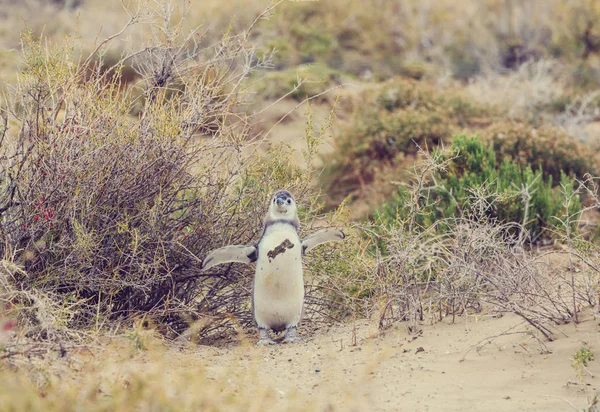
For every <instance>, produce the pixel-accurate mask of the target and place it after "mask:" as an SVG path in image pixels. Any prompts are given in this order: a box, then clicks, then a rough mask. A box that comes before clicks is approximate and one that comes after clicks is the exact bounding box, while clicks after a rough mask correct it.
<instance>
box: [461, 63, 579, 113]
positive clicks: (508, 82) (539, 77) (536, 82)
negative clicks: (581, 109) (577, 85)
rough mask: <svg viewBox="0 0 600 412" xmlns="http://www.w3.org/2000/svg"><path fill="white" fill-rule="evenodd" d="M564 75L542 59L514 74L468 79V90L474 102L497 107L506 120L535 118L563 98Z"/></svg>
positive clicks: (483, 75)
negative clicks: (503, 112)
mask: <svg viewBox="0 0 600 412" xmlns="http://www.w3.org/2000/svg"><path fill="white" fill-rule="evenodd" d="M565 77H566V76H565V71H564V68H563V67H562V66H561V65H560V63H559V62H557V61H554V60H547V59H541V60H537V61H530V62H527V63H524V64H522V65H521V66H519V67H518V68H517V69H516V70H514V71H509V72H506V73H503V74H501V73H499V72H497V71H492V70H488V71H486V72H485V74H481V75H479V76H476V77H474V78H473V79H471V81H470V82H469V84H468V86H467V90H468V91H469V93H470V94H471V96H472V97H473V99H475V100H476V101H477V102H480V103H482V104H488V105H492V106H497V107H499V108H502V109H503V110H505V111H506V112H507V114H508V116H509V117H511V118H520V117H522V116H524V115H525V116H527V115H530V114H531V115H536V113H537V112H539V111H540V110H542V109H545V108H547V107H549V106H551V105H552V104H553V103H554V102H556V101H557V100H559V99H561V98H563V97H564V96H565V94H566V93H567V91H566V90H565V87H566V86H565V83H566V82H565Z"/></svg>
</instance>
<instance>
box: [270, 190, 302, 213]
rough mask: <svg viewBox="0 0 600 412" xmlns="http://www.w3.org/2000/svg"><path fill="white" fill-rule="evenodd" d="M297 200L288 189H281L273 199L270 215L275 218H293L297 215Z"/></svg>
mask: <svg viewBox="0 0 600 412" xmlns="http://www.w3.org/2000/svg"><path fill="white" fill-rule="evenodd" d="M297 212H298V211H297V208H296V200H295V199H294V196H292V194H291V193H290V192H288V191H286V190H280V191H278V192H277V193H275V195H274V196H273V198H272V199H271V205H270V207H269V215H270V216H269V217H270V218H271V219H273V220H281V219H285V220H293V219H296V216H297Z"/></svg>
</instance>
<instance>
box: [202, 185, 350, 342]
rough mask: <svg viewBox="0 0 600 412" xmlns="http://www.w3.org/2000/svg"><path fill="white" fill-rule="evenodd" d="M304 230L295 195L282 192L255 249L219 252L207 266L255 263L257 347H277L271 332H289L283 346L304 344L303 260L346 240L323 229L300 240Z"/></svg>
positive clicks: (275, 198) (233, 248) (274, 201)
mask: <svg viewBox="0 0 600 412" xmlns="http://www.w3.org/2000/svg"><path fill="white" fill-rule="evenodd" d="M299 227H300V220H299V219H298V210H297V206H296V200H295V199H294V197H293V196H292V194H291V193H289V192H287V191H285V190H280V191H278V192H277V193H275V196H273V198H272V201H271V203H270V206H269V211H268V212H267V215H266V216H265V220H264V228H263V232H262V236H261V238H260V240H259V241H258V243H256V245H250V246H238V245H235V246H226V247H223V248H220V249H216V250H214V251H212V252H211V253H209V254H208V256H206V258H205V259H204V261H203V262H202V269H208V268H211V267H213V266H216V265H220V264H222V263H228V262H239V263H251V262H256V274H255V276H254V287H253V291H252V309H253V312H254V319H255V320H256V324H257V326H258V332H259V340H258V343H257V345H268V344H274V343H275V342H274V341H273V340H271V338H270V336H269V329H271V330H273V331H275V332H281V331H284V330H285V331H286V333H285V337H284V339H283V342H284V343H292V342H295V341H296V340H298V339H300V338H298V337H297V336H296V327H297V326H298V323H299V322H300V318H301V316H302V307H303V305H304V279H303V276H302V256H303V255H304V254H305V253H306V252H308V251H309V250H311V249H313V248H314V247H316V246H318V245H320V244H322V243H325V242H330V241H335V240H342V239H344V238H345V237H346V236H345V235H344V233H343V232H342V231H340V230H336V229H324V230H321V231H318V232H316V233H314V234H312V235H311V236H309V237H307V238H306V239H304V240H301V239H300V236H298V228H299Z"/></svg>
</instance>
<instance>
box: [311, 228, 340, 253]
mask: <svg viewBox="0 0 600 412" xmlns="http://www.w3.org/2000/svg"><path fill="white" fill-rule="evenodd" d="M345 237H346V235H345V234H344V232H342V231H341V230H337V229H323V230H319V231H318V232H316V233H313V234H312V235H310V236H309V237H307V238H306V239H304V240H303V241H302V254H305V253H306V252H308V251H310V250H311V249H314V248H315V247H317V246H319V245H320V244H322V243H326V242H333V241H339V240H343V239H344V238H345Z"/></svg>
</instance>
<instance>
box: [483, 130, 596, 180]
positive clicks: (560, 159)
mask: <svg viewBox="0 0 600 412" xmlns="http://www.w3.org/2000/svg"><path fill="white" fill-rule="evenodd" d="M485 135H486V136H488V137H489V138H490V139H491V141H492V144H493V148H494V151H495V152H496V155H497V158H498V162H502V161H503V160H504V159H505V158H506V159H508V160H511V161H513V162H516V163H518V164H519V165H520V166H521V167H523V168H524V167H526V166H527V165H529V166H531V168H532V169H533V170H539V169H541V170H542V172H543V174H544V177H545V178H546V177H548V176H552V178H553V179H554V182H559V181H560V179H561V171H562V172H564V173H566V174H568V175H571V176H576V177H578V178H582V177H583V175H584V174H585V173H591V174H592V175H595V173H597V171H598V166H597V165H598V160H597V155H596V154H594V153H590V149H589V148H586V146H585V145H584V144H583V143H582V142H580V141H579V140H577V139H575V138H574V137H571V136H569V135H568V134H567V133H566V132H565V131H564V130H563V129H560V128H558V127H554V126H548V125H544V126H542V127H539V128H533V127H532V126H530V125H527V124H523V123H499V124H496V125H494V126H492V127H490V128H489V129H488V130H487V131H486V132H485Z"/></svg>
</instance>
